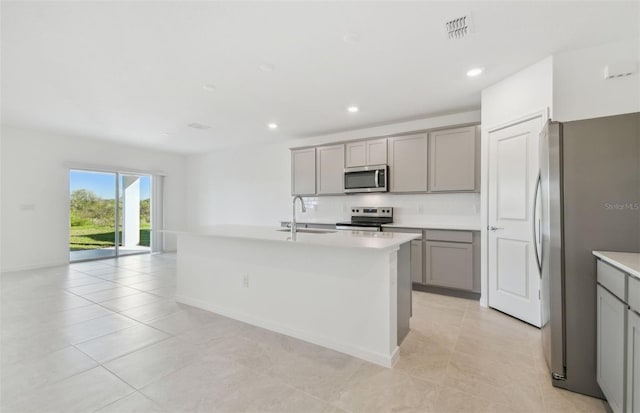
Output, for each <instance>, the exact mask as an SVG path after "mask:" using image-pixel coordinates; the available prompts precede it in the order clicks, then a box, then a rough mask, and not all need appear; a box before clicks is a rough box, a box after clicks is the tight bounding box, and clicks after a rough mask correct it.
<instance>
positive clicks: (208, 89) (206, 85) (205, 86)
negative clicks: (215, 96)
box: [202, 83, 216, 92]
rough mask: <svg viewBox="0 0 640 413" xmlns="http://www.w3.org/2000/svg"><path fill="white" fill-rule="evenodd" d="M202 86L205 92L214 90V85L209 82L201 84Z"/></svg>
mask: <svg viewBox="0 0 640 413" xmlns="http://www.w3.org/2000/svg"><path fill="white" fill-rule="evenodd" d="M202 88H203V89H204V90H206V91H207V92H213V91H214V90H216V85H213V84H211V83H207V84H205V85H202Z"/></svg>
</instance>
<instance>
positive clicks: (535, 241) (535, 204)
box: [531, 171, 542, 278]
mask: <svg viewBox="0 0 640 413" xmlns="http://www.w3.org/2000/svg"><path fill="white" fill-rule="evenodd" d="M541 174H542V172H541V171H538V179H537V180H536V189H535V191H534V192H533V212H532V214H531V217H532V220H533V226H532V230H533V251H534V252H535V256H536V264H537V265H538V272H539V274H540V278H542V251H539V250H538V236H539V235H540V237H541V238H540V243H541V244H542V235H541V234H540V233H541V232H542V231H540V230H537V231H536V227H537V225H536V219H537V216H536V209H538V193H539V192H540V185H541V184H542V175H541ZM536 232H538V233H536Z"/></svg>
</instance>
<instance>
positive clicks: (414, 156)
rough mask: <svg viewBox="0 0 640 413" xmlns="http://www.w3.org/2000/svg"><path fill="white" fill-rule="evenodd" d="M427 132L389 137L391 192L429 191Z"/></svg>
mask: <svg viewBox="0 0 640 413" xmlns="http://www.w3.org/2000/svg"><path fill="white" fill-rule="evenodd" d="M427 137H428V135H427V133H419V134H415V135H405V136H394V137H391V138H389V139H388V156H389V178H390V191H391V192H426V191H427Z"/></svg>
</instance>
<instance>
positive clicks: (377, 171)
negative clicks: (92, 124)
mask: <svg viewBox="0 0 640 413" xmlns="http://www.w3.org/2000/svg"><path fill="white" fill-rule="evenodd" d="M388 182H389V167H388V166H387V165H372V166H359V167H356V168H346V169H345V170H344V192H346V193H348V194H350V193H358V192H387V191H388V190H389V189H388Z"/></svg>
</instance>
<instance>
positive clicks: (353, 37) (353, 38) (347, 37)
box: [342, 32, 360, 44]
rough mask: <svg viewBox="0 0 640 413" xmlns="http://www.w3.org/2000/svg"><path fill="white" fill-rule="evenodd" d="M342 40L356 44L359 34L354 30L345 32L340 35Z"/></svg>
mask: <svg viewBox="0 0 640 413" xmlns="http://www.w3.org/2000/svg"><path fill="white" fill-rule="evenodd" d="M342 40H343V41H344V42H345V43H347V44H356V43H358V42H359V41H360V35H359V34H358V33H355V32H347V33H345V34H344V36H342Z"/></svg>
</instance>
